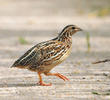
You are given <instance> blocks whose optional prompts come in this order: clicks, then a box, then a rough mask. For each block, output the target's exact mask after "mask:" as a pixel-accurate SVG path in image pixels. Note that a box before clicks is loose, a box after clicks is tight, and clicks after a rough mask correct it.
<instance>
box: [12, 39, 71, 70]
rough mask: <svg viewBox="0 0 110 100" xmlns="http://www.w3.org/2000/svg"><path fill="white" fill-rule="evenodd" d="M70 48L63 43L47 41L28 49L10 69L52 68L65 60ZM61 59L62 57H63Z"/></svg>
mask: <svg viewBox="0 0 110 100" xmlns="http://www.w3.org/2000/svg"><path fill="white" fill-rule="evenodd" d="M69 48H70V47H67V45H65V43H63V42H60V41H57V40H54V39H53V40H49V41H46V42H42V43H39V44H37V45H35V46H34V47H32V48H31V49H29V50H28V51H27V52H26V53H25V54H24V55H23V56H21V57H20V58H19V59H18V60H16V61H15V63H14V64H13V65H12V67H19V68H28V69H33V70H35V69H37V68H39V67H40V66H52V65H57V63H60V62H62V61H63V59H65V58H66V56H67V54H69V53H67V54H66V52H67V51H68V50H69ZM65 54H66V56H65V57H63V55H65Z"/></svg>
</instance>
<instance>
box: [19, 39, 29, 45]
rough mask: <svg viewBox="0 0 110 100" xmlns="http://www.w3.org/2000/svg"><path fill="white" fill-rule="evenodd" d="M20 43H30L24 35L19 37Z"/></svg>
mask: <svg viewBox="0 0 110 100" xmlns="http://www.w3.org/2000/svg"><path fill="white" fill-rule="evenodd" d="M19 43H20V44H23V45H25V44H29V42H28V41H27V40H26V39H25V38H24V37H19Z"/></svg>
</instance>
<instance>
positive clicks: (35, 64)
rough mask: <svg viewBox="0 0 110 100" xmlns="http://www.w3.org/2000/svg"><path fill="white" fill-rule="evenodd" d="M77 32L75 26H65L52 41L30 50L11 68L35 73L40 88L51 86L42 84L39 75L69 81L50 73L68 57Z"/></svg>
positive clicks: (79, 29)
mask: <svg viewBox="0 0 110 100" xmlns="http://www.w3.org/2000/svg"><path fill="white" fill-rule="evenodd" d="M78 31H82V29H81V28H79V27H77V26H76V25H67V26H66V27H65V28H64V29H63V30H62V31H61V32H60V33H59V35H58V36H57V37H55V38H54V39H51V40H48V41H45V42H41V43H38V44H36V45H35V46H33V47H32V48H30V49H29V50H28V51H27V52H26V53H25V54H24V55H22V56H21V57H20V58H19V59H18V60H16V61H15V62H14V64H13V65H12V67H17V68H23V69H28V70H30V71H34V72H37V73H38V76H39V85H41V86H51V85H52V84H51V83H48V84H47V83H44V82H43V80H42V76H41V74H45V75H46V76H57V77H59V78H61V79H63V80H64V81H66V80H67V81H69V79H68V78H67V77H65V76H63V75H61V74H60V73H51V72H50V71H51V70H52V69H53V68H54V67H55V66H56V65H58V64H60V63H62V62H63V61H64V60H65V59H66V58H67V57H68V56H69V54H70V52H71V49H72V35H73V34H75V33H76V32H78Z"/></svg>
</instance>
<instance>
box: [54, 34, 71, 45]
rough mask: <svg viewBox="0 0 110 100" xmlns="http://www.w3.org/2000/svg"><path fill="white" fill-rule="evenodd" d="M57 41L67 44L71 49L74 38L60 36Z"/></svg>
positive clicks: (65, 35) (66, 35) (64, 35)
mask: <svg viewBox="0 0 110 100" xmlns="http://www.w3.org/2000/svg"><path fill="white" fill-rule="evenodd" d="M55 40H57V41H60V42H63V43H65V44H66V45H67V46H68V47H71V45H72V36H71V35H68V34H66V33H65V34H59V36H58V37H57V38H56V39H55Z"/></svg>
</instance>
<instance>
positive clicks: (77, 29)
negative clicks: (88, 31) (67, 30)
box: [75, 27, 83, 31]
mask: <svg viewBox="0 0 110 100" xmlns="http://www.w3.org/2000/svg"><path fill="white" fill-rule="evenodd" d="M75 31H83V30H82V29H81V28H79V27H77V28H76V29H75Z"/></svg>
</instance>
